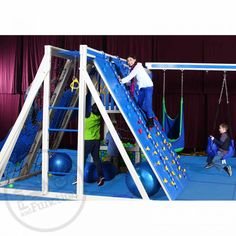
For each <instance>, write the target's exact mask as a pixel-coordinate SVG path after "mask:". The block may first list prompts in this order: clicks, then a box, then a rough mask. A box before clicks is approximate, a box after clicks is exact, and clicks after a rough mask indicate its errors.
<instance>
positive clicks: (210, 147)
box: [206, 71, 235, 160]
mask: <svg viewBox="0 0 236 236" xmlns="http://www.w3.org/2000/svg"><path fill="white" fill-rule="evenodd" d="M224 88H225V96H226V103H227V115H228V124H229V136H230V137H232V127H231V119H230V107H229V95H228V87H227V81H226V71H224V76H223V83H222V87H221V92H220V98H219V100H218V106H217V110H216V116H215V121H214V125H213V133H214V132H215V129H216V122H217V118H218V115H219V110H220V104H221V101H222V95H223V91H224ZM206 152H207V155H208V156H210V157H214V156H215V155H216V154H217V152H218V147H217V145H216V144H215V143H214V142H213V140H212V139H211V138H210V137H209V138H208V143H207V150H206ZM234 154H235V148H234V140H233V139H231V140H230V146H229V150H228V152H227V153H226V154H225V155H224V156H223V160H226V159H228V158H230V157H233V156H234Z"/></svg>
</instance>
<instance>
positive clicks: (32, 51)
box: [21, 36, 64, 92]
mask: <svg viewBox="0 0 236 236" xmlns="http://www.w3.org/2000/svg"><path fill="white" fill-rule="evenodd" d="M22 38H23V46H22V47H23V50H22V51H23V62H22V86H21V89H22V92H25V91H26V89H27V88H28V86H29V85H30V83H31V82H32V80H33V79H34V77H35V75H36V73H37V70H38V67H39V65H40V62H41V60H42V58H43V55H44V46H45V45H53V46H55V47H61V48H62V47H63V46H64V44H63V37H60V36H24V37H22ZM52 70H53V68H52Z"/></svg>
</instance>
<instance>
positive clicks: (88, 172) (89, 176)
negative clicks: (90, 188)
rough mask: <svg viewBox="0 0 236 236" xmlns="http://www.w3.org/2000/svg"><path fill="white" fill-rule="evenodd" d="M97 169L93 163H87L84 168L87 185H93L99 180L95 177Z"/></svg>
mask: <svg viewBox="0 0 236 236" xmlns="http://www.w3.org/2000/svg"><path fill="white" fill-rule="evenodd" d="M95 172H96V167H95V165H94V163H93V162H86V163H85V167H84V181H85V182H86V183H93V182H95V181H96V180H97V178H96V177H95V174H94V173H95Z"/></svg>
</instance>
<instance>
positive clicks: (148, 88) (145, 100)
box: [120, 56, 154, 128]
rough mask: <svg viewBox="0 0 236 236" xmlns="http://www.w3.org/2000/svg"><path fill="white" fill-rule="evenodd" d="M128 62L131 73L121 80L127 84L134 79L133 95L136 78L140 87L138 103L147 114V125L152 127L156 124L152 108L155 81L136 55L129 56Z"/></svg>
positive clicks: (131, 89) (131, 90)
mask: <svg viewBox="0 0 236 236" xmlns="http://www.w3.org/2000/svg"><path fill="white" fill-rule="evenodd" d="M127 63H128V65H129V66H130V67H131V71H130V74H129V75H128V76H126V77H125V78H123V79H120V82H121V83H123V84H125V83H127V82H129V81H131V80H132V79H133V81H132V82H131V87H130V93H131V96H132V97H133V95H134V88H135V79H136V81H137V85H138V87H139V95H138V105H139V106H140V108H141V109H142V110H143V111H144V112H145V114H146V116H147V127H148V128H152V127H153V126H154V122H153V110H152V96H153V82H152V80H151V78H150V76H149V75H148V73H147V71H146V70H145V68H144V67H143V66H142V64H141V63H139V62H137V59H136V57H134V56H129V57H128V58H127Z"/></svg>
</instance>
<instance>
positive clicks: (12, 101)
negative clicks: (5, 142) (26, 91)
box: [0, 94, 20, 140]
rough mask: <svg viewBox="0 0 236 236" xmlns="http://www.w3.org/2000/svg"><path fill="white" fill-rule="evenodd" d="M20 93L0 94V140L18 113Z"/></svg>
mask: <svg viewBox="0 0 236 236" xmlns="http://www.w3.org/2000/svg"><path fill="white" fill-rule="evenodd" d="M19 105H20V95H19V94H16V95H14V94H0V120H1V122H0V140H2V139H3V138H4V137H5V136H6V134H7V133H8V131H9V129H10V127H12V126H13V125H14V123H15V121H16V118H17V116H18V114H19Z"/></svg>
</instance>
